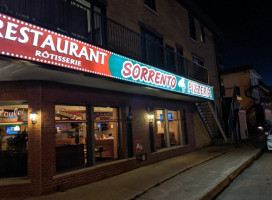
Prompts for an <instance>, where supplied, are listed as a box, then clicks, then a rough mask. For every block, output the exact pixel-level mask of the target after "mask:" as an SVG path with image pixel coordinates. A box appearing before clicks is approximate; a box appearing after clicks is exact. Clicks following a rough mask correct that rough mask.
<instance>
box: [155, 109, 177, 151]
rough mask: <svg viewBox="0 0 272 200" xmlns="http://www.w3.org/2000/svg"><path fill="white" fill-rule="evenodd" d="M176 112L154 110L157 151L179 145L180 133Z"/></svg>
mask: <svg viewBox="0 0 272 200" xmlns="http://www.w3.org/2000/svg"><path fill="white" fill-rule="evenodd" d="M179 113H180V112H179V111H178V110H166V109H161V110H155V111H154V117H155V118H154V119H155V146H156V148H157V149H161V148H165V147H171V146H176V145H180V144H181V143H180V140H181V137H180V135H181V131H180V128H179V126H180V124H181V122H180V118H179V117H178V116H179Z"/></svg>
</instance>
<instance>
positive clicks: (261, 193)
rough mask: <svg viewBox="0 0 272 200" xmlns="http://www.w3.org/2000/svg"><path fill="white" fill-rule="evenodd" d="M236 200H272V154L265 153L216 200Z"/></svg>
mask: <svg viewBox="0 0 272 200" xmlns="http://www.w3.org/2000/svg"><path fill="white" fill-rule="evenodd" d="M236 199H237V200H241V199H246V200H266V199H267V200H271V199H272V152H266V153H264V154H263V155H262V156H261V157H260V158H259V159H257V160H256V161H255V162H254V163H253V164H252V165H251V166H249V167H248V168H247V169H245V170H244V171H243V172H242V173H241V174H240V175H239V176H238V177H237V178H236V179H235V180H234V181H233V182H232V183H231V184H230V185H229V186H228V187H227V188H226V189H225V190H224V191H223V192H222V193H221V194H220V195H219V196H218V197H217V198H216V200H236Z"/></svg>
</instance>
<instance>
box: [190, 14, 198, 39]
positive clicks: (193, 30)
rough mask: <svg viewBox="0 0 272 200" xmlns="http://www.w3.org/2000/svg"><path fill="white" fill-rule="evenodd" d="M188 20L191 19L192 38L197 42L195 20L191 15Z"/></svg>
mask: <svg viewBox="0 0 272 200" xmlns="http://www.w3.org/2000/svg"><path fill="white" fill-rule="evenodd" d="M188 18H189V31H190V38H191V39H193V40H195V41H197V39H196V27H195V18H194V17H193V16H192V15H191V14H188Z"/></svg>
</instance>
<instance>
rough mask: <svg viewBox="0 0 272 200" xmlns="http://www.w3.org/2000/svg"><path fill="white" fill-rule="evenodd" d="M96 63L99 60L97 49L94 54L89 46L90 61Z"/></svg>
mask: <svg viewBox="0 0 272 200" xmlns="http://www.w3.org/2000/svg"><path fill="white" fill-rule="evenodd" d="M93 59H94V62H96V63H98V61H99V51H96V55H95V54H94V50H93V49H91V48H90V61H93Z"/></svg>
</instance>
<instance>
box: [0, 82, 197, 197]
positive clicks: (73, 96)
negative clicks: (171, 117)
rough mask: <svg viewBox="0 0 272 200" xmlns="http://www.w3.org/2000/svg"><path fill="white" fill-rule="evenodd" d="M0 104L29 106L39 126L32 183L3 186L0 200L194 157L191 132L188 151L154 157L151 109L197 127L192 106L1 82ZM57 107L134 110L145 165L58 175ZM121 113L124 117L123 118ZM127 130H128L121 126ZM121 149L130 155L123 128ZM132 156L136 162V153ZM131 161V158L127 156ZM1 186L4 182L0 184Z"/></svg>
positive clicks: (34, 130)
mask: <svg viewBox="0 0 272 200" xmlns="http://www.w3.org/2000/svg"><path fill="white" fill-rule="evenodd" d="M0 93H1V94H3V95H1V96H0V102H15V101H16V102H21V101H23V102H27V104H28V106H29V112H31V111H32V110H36V111H37V113H38V119H37V123H36V124H34V125H33V124H31V122H30V120H29V123H28V133H29V138H28V148H29V150H28V166H29V167H28V178H29V181H28V182H27V183H21V184H15V185H14V184H3V185H0V197H1V198H2V197H15V196H27V195H38V194H44V193H50V192H56V191H62V190H66V189H69V188H72V187H76V186H79V185H84V184H87V183H91V182H95V181H98V180H101V179H104V178H107V177H110V176H113V175H116V174H120V173H123V172H126V171H128V170H132V169H135V168H138V167H141V166H144V165H148V164H151V163H154V162H158V161H160V160H163V159H167V158H171V157H174V156H177V155H182V154H184V153H187V152H191V151H193V150H194V149H195V146H196V139H195V131H194V129H191V128H190V129H188V130H187V132H188V140H189V145H186V146H180V147H175V148H172V149H171V148H169V149H167V150H163V151H157V152H155V153H151V152H150V141H149V127H148V113H147V107H151V108H166V109H181V110H182V109H184V110H186V119H187V127H194V126H195V124H196V123H199V122H198V121H196V122H194V110H193V109H192V104H191V103H188V102H187V103H186V102H182V101H175V100H167V99H159V98H156V97H148V96H142V95H136V94H125V93H119V92H112V91H106V90H98V89H94V88H84V87H77V86H71V85H63V84H57V83H52V82H38V81H29V82H24V81H22V82H21V81H20V82H1V87H0ZM55 104H68V105H69V104H72V105H95V106H116V107H119V108H120V109H121V116H124V115H125V114H124V113H123V111H122V110H123V109H125V107H127V106H130V107H131V112H132V133H133V145H134V146H135V141H136V140H141V142H142V144H143V147H144V150H143V152H144V153H147V160H146V161H143V162H139V161H137V160H136V158H135V157H132V158H125V159H121V160H118V161H114V162H111V163H104V164H100V165H95V166H93V167H88V168H82V169H79V170H75V171H71V172H69V173H60V174H57V173H56V169H55ZM122 113H123V114H122ZM122 126H124V125H122ZM122 135H123V143H122V144H121V145H122V146H123V147H124V150H126V149H127V148H128V147H127V146H126V145H127V141H126V132H125V128H123V133H122ZM133 150H134V156H135V155H136V154H135V149H133ZM123 156H124V157H127V152H124V153H123ZM2 181H3V180H2Z"/></svg>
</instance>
